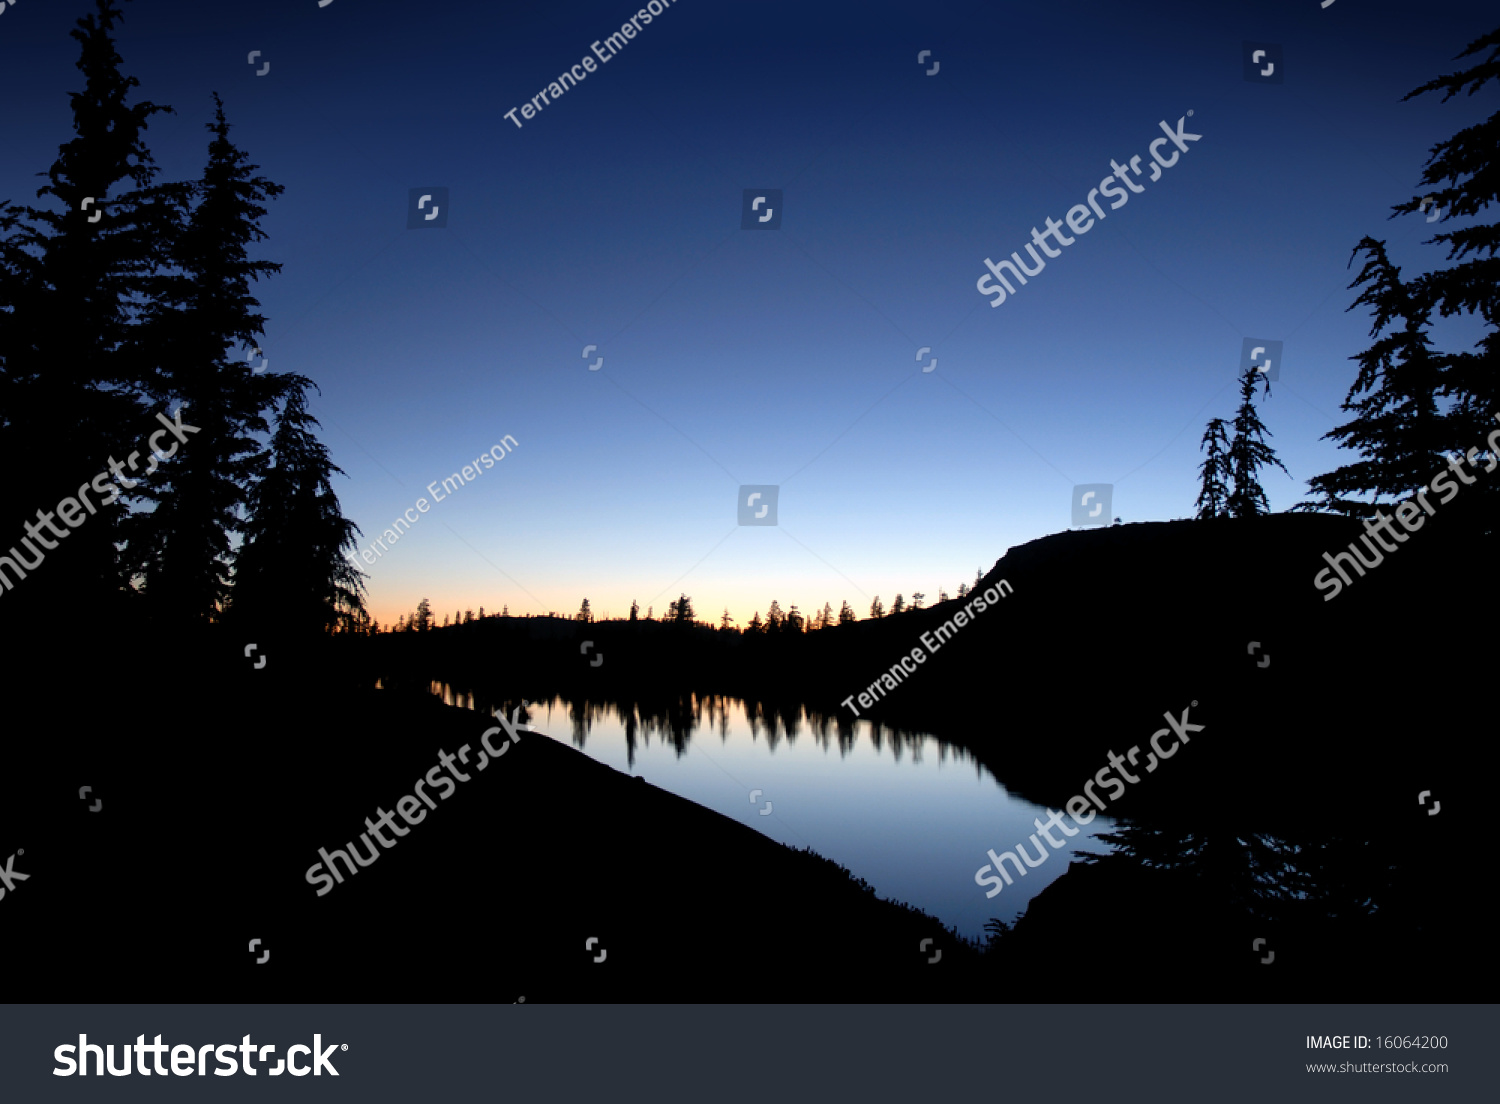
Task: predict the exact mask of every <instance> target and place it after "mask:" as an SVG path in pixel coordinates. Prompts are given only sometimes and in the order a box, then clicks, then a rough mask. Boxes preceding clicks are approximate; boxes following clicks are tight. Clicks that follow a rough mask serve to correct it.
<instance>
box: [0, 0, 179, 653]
mask: <svg viewBox="0 0 1500 1104" xmlns="http://www.w3.org/2000/svg"><path fill="white" fill-rule="evenodd" d="M13 18H14V17H13ZM120 18H121V13H120V11H119V9H118V8H117V7H116V6H115V4H114V2H113V0H96V3H95V10H94V12H93V13H91V14H89V15H87V16H84V17H83V18H81V19H79V20H78V21H77V26H76V27H75V29H74V30H73V31H72V32H71V35H72V37H73V38H74V39H75V40H76V41H77V42H78V43H79V46H80V50H79V59H78V62H77V67H78V69H79V71H80V72H81V73H82V74H83V89H82V91H79V92H75V93H73V94H72V101H71V105H72V125H73V131H74V136H73V137H72V138H71V139H69V140H68V141H67V142H66V143H64V144H63V145H62V146H61V147H59V149H58V156H57V159H56V160H55V161H54V162H53V164H52V166H51V168H50V169H48V170H47V172H46V174H45V175H46V177H47V183H45V184H43V185H42V186H41V188H39V189H38V193H37V194H38V195H39V196H51V197H52V198H53V200H54V201H55V202H56V204H57V209H52V210H41V209H38V208H35V207H29V206H28V207H23V208H9V207H8V208H7V217H6V219H5V223H4V231H5V233H6V239H7V240H6V242H5V245H4V249H3V256H4V259H5V263H4V265H3V266H0V285H3V291H0V299H3V300H4V302H5V305H6V306H8V307H10V308H12V309H10V310H4V311H0V317H3V322H0V363H3V365H4V372H3V373H0V466H3V467H4V470H6V471H9V472H20V471H25V472H26V473H27V476H26V479H25V484H24V490H23V489H21V488H17V491H16V493H13V494H10V495H7V496H5V504H4V505H3V506H0V525H4V527H5V532H8V533H13V532H18V531H20V530H21V529H22V526H23V525H24V523H25V522H26V521H27V520H30V521H33V522H34V521H36V511H37V510H38V508H42V509H48V510H50V509H51V508H52V507H54V506H55V505H56V504H57V503H58V502H59V501H60V500H61V499H63V498H64V497H68V496H72V495H74V494H76V492H77V490H78V487H79V485H80V484H81V483H84V482H88V481H90V480H92V479H93V477H94V476H95V475H96V474H97V473H98V472H100V471H102V470H103V469H104V468H105V465H106V461H107V459H108V457H109V456H110V455H111V454H112V453H113V454H114V455H115V456H116V457H117V458H118V459H120V460H121V461H125V460H127V459H128V457H129V454H130V452H131V451H132V450H140V451H145V450H144V449H143V448H142V443H143V438H144V435H148V434H149V433H150V432H151V430H152V429H153V428H158V427H157V426H156V424H155V422H154V419H153V418H152V417H151V416H150V413H149V412H148V411H147V409H146V407H145V404H144V403H143V402H142V400H141V386H140V384H141V379H140V376H141V372H142V370H141V366H140V364H139V362H138V361H136V360H134V359H133V358H131V357H129V356H126V355H123V353H122V350H123V348H124V346H125V345H126V343H127V339H128V332H129V329H130V327H131V324H132V317H133V313H134V309H135V307H136V305H137V304H138V303H139V301H140V300H141V299H142V298H143V297H145V296H146V295H147V294H148V293H149V288H148V286H147V285H148V280H149V277H150V275H151V273H152V272H153V271H154V270H155V269H156V268H157V267H158V265H159V264H160V263H161V261H162V257H163V255H164V253H165V250H166V247H167V245H168V244H169V241H170V235H171V230H172V219H171V217H170V209H171V207H172V205H173V203H176V202H181V201H182V198H183V194H184V188H183V187H182V186H176V187H175V188H173V187H168V188H164V189H152V187H151V182H152V180H153V178H154V177H155V174H156V166H155V163H154V161H153V160H152V157H151V153H150V151H149V150H148V149H147V147H146V144H145V141H144V132H145V130H146V127H147V123H148V120H149V119H150V118H151V116H153V115H155V114H156V113H157V112H161V111H166V112H170V111H171V108H169V107H164V106H160V105H157V104H154V103H150V102H146V101H143V102H140V103H136V104H133V105H131V104H128V103H127V102H126V101H127V99H128V98H129V95H130V90H131V89H132V88H134V87H136V86H137V85H138V84H139V82H138V81H137V80H136V79H135V78H134V77H127V76H125V75H124V74H122V73H121V72H120V66H121V64H122V61H121V58H120V55H119V54H118V53H117V52H116V50H115V43H114V39H113V37H112V33H113V31H114V29H115V25H116V24H117V23H118V22H119V21H120ZM122 186H123V187H124V188H125V190H124V191H123V192H120V191H118V189H120V188H121V187H122ZM174 197H175V198H174ZM85 199H89V200H91V201H92V202H91V203H90V204H89V205H88V206H87V207H84V203H83V201H84V200H85ZM91 219H92V221H91ZM139 470H144V469H143V468H142V469H139ZM127 478H128V474H127ZM93 501H94V505H95V513H94V514H93V515H92V516H90V517H89V518H88V519H87V521H85V522H84V523H83V524H82V525H80V526H79V527H78V528H76V529H69V530H67V531H66V534H67V535H66V536H65V537H63V538H59V539H58V540H57V547H56V548H55V549H53V550H51V551H49V552H48V553H47V557H46V558H47V560H48V561H49V562H48V563H47V566H46V568H45V569H41V565H40V563H38V564H37V565H36V566H37V568H38V570H39V574H40V577H39V578H38V579H36V580H32V581H28V583H27V585H26V586H24V587H18V588H17V590H16V591H14V592H12V593H11V594H8V595H7V601H8V602H9V603H10V609H11V613H12V615H20V614H22V613H23V607H29V608H31V609H41V608H45V610H46V615H47V617H48V619H49V620H51V621H54V622H57V623H65V622H67V623H74V624H76V619H75V615H76V614H81V613H82V612H83V611H84V610H88V613H89V615H90V616H97V615H98V614H99V613H100V610H99V609H98V608H97V607H98V603H100V602H104V601H109V600H110V599H111V597H113V596H115V595H118V594H119V593H120V591H121V590H122V588H123V587H124V585H125V582H126V579H125V572H124V571H122V569H121V567H120V564H119V562H118V557H117V553H116V547H115V545H116V542H117V541H118V540H120V539H121V533H120V524H121V521H122V519H123V517H124V515H125V504H124V501H123V500H121V501H118V502H116V503H115V504H113V505H111V506H103V505H102V504H101V503H100V502H99V501H98V500H97V497H96V498H94V500H93Z"/></svg>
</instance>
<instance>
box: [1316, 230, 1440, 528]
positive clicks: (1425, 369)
mask: <svg viewBox="0 0 1500 1104" xmlns="http://www.w3.org/2000/svg"><path fill="white" fill-rule="evenodd" d="M1354 252H1355V256H1358V255H1359V254H1360V253H1363V254H1364V255H1365V264H1364V267H1363V268H1362V269H1361V270H1360V273H1359V276H1358V277H1356V278H1355V280H1354V282H1353V283H1352V284H1350V285H1349V286H1350V287H1363V288H1364V290H1363V291H1362V292H1361V293H1360V295H1359V298H1357V299H1356V300H1355V301H1354V303H1353V304H1351V305H1350V307H1349V309H1350V310H1353V309H1354V308H1355V307H1358V306H1368V307H1369V308H1370V309H1371V311H1372V312H1373V315H1374V317H1373V320H1372V322H1371V325H1370V336H1371V337H1373V338H1375V339H1376V340H1375V343H1374V344H1373V345H1371V346H1370V347H1369V348H1368V349H1366V350H1364V351H1363V352H1362V353H1359V354H1358V355H1357V356H1354V357H1351V358H1350V359H1351V360H1354V361H1356V362H1357V363H1358V364H1359V375H1358V376H1357V377H1356V378H1355V381H1354V385H1353V386H1352V387H1350V389H1349V394H1348V395H1347V396H1346V397H1345V399H1344V402H1343V409H1344V410H1346V411H1349V412H1350V413H1352V414H1354V415H1355V417H1354V420H1353V421H1350V422H1346V423H1345V424H1344V425H1341V426H1338V427H1336V428H1334V429H1332V430H1329V431H1328V432H1327V433H1326V434H1324V437H1325V439H1331V440H1334V441H1337V442H1338V443H1339V444H1340V445H1341V446H1342V447H1344V448H1349V449H1353V450H1354V451H1355V452H1357V453H1359V454H1360V456H1361V459H1359V460H1357V461H1355V462H1354V463H1352V464H1346V465H1344V466H1343V467H1340V468H1338V469H1336V470H1334V471H1332V472H1329V473H1328V474H1326V475H1320V476H1317V477H1316V478H1314V479H1311V480H1309V481H1308V487H1309V488H1310V489H1311V490H1312V491H1313V492H1314V493H1315V494H1318V495H1320V496H1322V502H1321V503H1319V504H1317V505H1318V507H1321V508H1322V509H1326V510H1330V511H1333V512H1335V513H1343V514H1354V515H1363V514H1370V515H1373V514H1374V512H1375V511H1374V507H1373V505H1371V504H1368V503H1364V502H1358V501H1354V500H1352V499H1350V498H1349V497H1347V496H1349V495H1359V494H1373V495H1374V496H1375V498H1376V499H1377V500H1378V499H1379V497H1380V496H1381V495H1393V496H1396V497H1404V496H1405V495H1406V494H1408V493H1409V492H1411V491H1414V490H1416V489H1417V488H1418V487H1422V486H1425V485H1426V484H1427V481H1428V480H1429V479H1431V478H1432V475H1433V473H1434V472H1435V471H1437V470H1438V469H1439V468H1441V467H1443V466H1444V465H1445V464H1446V463H1447V460H1446V457H1445V456H1444V455H1443V451H1444V444H1445V442H1449V441H1451V440H1452V430H1451V429H1450V428H1449V426H1448V425H1447V424H1446V423H1447V418H1446V417H1445V416H1444V415H1443V414H1442V412H1441V411H1439V409H1438V397H1439V393H1440V391H1441V390H1442V388H1443V386H1444V383H1443V374H1444V373H1443V367H1444V364H1443V361H1444V358H1443V357H1441V356H1440V355H1437V354H1435V353H1433V351H1432V349H1431V347H1430V346H1431V343H1430V341H1429V339H1428V336H1427V330H1428V328H1429V325H1430V321H1429V320H1430V315H1431V307H1430V306H1429V305H1427V304H1424V303H1423V302H1422V301H1421V299H1420V298H1419V297H1418V296H1417V295H1416V294H1414V290H1415V289H1414V288H1413V287H1412V285H1410V284H1407V283H1404V282H1403V281H1402V279H1401V270H1400V269H1399V268H1397V267H1396V266H1395V265H1393V264H1392V263H1391V261H1390V258H1389V257H1388V256H1387V255H1386V249H1385V243H1384V242H1378V241H1376V240H1374V239H1373V238H1369V237H1366V238H1364V239H1362V240H1361V241H1360V243H1359V245H1358V246H1357V247H1356V248H1355V251H1354ZM1397 323H1399V326H1398V325H1396V324H1397ZM1382 334H1383V336H1382ZM1361 395H1363V397H1362V398H1361V397H1359V396H1361Z"/></svg>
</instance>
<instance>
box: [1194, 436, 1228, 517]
mask: <svg viewBox="0 0 1500 1104" xmlns="http://www.w3.org/2000/svg"><path fill="white" fill-rule="evenodd" d="M1224 424H1225V423H1224V419H1223V418H1215V419H1213V420H1212V421H1211V422H1209V423H1208V428H1207V429H1206V430H1204V431H1203V441H1202V443H1201V444H1200V445H1199V448H1201V449H1206V450H1207V452H1208V455H1207V456H1206V457H1204V459H1203V463H1202V465H1200V466H1199V468H1198V471H1199V472H1200V473H1201V474H1202V476H1203V484H1202V489H1201V490H1200V491H1199V492H1198V502H1197V507H1198V517H1199V518H1216V517H1228V516H1229V478H1230V472H1229V438H1228V436H1227V435H1226V434H1225V432H1224Z"/></svg>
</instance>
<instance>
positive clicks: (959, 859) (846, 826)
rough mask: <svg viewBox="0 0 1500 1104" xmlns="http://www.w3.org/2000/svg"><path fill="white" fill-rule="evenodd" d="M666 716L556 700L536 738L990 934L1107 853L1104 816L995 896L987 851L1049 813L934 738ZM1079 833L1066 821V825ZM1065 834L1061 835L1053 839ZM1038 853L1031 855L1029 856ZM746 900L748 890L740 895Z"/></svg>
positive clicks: (685, 702) (717, 713)
mask: <svg viewBox="0 0 1500 1104" xmlns="http://www.w3.org/2000/svg"><path fill="white" fill-rule="evenodd" d="M431 691H432V693H434V694H436V695H437V696H438V697H439V698H441V699H442V700H443V701H444V702H445V703H446V704H448V705H454V706H458V707H460V708H466V709H475V708H478V709H480V711H482V712H485V713H488V712H490V711H491V709H492V708H493V705H494V703H492V702H490V701H487V700H482V701H481V703H480V704H479V705H478V706H477V707H476V699H475V695H474V694H473V692H471V691H466V690H461V689H457V688H455V687H454V686H452V685H450V684H448V683H445V682H434V683H432V684H431ZM681 700H682V705H681V708H679V709H676V710H674V711H673V712H672V714H671V716H670V718H669V719H657V718H653V717H643V716H641V715H640V713H639V712H638V711H637V710H636V709H634V708H632V707H625V709H624V710H622V709H621V708H619V707H617V706H615V705H611V704H601V703H597V702H582V701H570V700H566V699H564V698H562V697H554V698H552V699H551V700H548V701H532V702H530V704H529V706H528V711H529V713H530V715H531V724H532V726H533V727H534V728H535V729H537V730H538V731H539V732H540V733H542V734H544V735H547V736H549V737H551V738H553V739H556V740H559V741H562V742H566V743H569V744H571V745H572V746H573V747H575V748H577V749H579V750H580V751H582V752H583V753H584V754H586V755H589V756H591V757H592V758H594V759H596V760H598V761H599V762H601V763H605V764H608V765H609V766H611V767H614V768H615V769H616V770H619V771H622V772H624V773H626V774H631V775H640V776H641V777H643V778H645V780H646V781H647V782H649V783H651V784H652V785H654V786H658V787H660V788H661V789H664V790H668V791H670V792H671V793H674V794H677V795H678V796H680V797H684V798H687V799H688V800H689V801H693V802H696V803H697V804H699V805H702V806H705V807H706V808H709V809H713V810H714V811H715V812H718V813H722V814H723V815H724V816H727V817H732V818H733V819H735V820H737V821H739V822H740V823H742V824H745V825H748V826H749V827H751V828H754V829H755V830H756V831H758V832H761V833H763V834H764V835H766V836H769V837H770V838H771V839H774V840H777V841H778V842H781V843H785V844H788V845H790V846H792V847H798V848H801V847H811V848H812V849H813V850H814V851H816V852H817V853H818V854H820V855H822V856H824V857H825V858H829V859H832V860H833V861H834V862H837V863H839V864H840V865H841V866H844V867H847V868H848V869H849V870H850V871H851V872H852V873H853V874H854V875H855V876H856V877H859V878H863V879H864V880H865V881H867V882H869V883H870V884H871V885H872V886H874V887H875V891H876V892H877V893H878V894H879V895H880V896H881V897H885V898H889V899H892V900H896V901H904V902H906V903H907V904H909V905H914V906H916V907H917V908H920V909H922V910H923V911H925V912H927V913H929V914H931V915H933V916H935V917H937V918H938V919H940V920H942V921H943V923H944V924H948V925H955V926H957V928H958V930H959V932H960V933H961V934H963V935H966V936H969V937H974V938H977V937H982V936H983V934H984V923H985V921H986V920H988V919H990V918H991V917H996V918H998V919H1001V920H1004V921H1006V922H1011V921H1013V920H1015V918H1016V917H1017V916H1018V915H1019V914H1020V913H1021V912H1022V911H1024V910H1025V907H1026V904H1027V903H1028V902H1029V901H1030V900H1031V898H1033V897H1035V896H1036V895H1037V894H1038V893H1040V892H1041V891H1042V890H1043V889H1044V888H1046V886H1047V885H1048V884H1050V883H1051V882H1052V881H1053V880H1055V879H1056V878H1058V877H1059V876H1060V875H1061V874H1062V873H1063V871H1064V869H1066V865H1067V863H1068V862H1070V861H1071V857H1072V856H1073V855H1075V854H1085V853H1095V854H1098V853H1103V852H1106V851H1108V850H1109V845H1108V844H1106V843H1105V842H1103V841H1101V840H1098V839H1097V838H1096V836H1097V835H1098V833H1100V832H1107V831H1109V830H1110V829H1111V828H1112V827H1113V826H1114V822H1113V821H1112V820H1110V819H1108V818H1106V817H1103V816H1100V817H1098V818H1096V819H1095V820H1094V821H1093V822H1092V823H1090V824H1089V825H1087V826H1086V827H1082V828H1080V830H1079V831H1078V834H1077V835H1076V836H1070V837H1067V843H1066V846H1065V847H1063V848H1062V849H1061V850H1058V851H1055V852H1053V853H1052V855H1051V857H1050V858H1049V859H1048V860H1047V861H1046V862H1044V863H1042V864H1041V865H1040V866H1038V867H1036V868H1035V869H1033V870H1031V871H1030V872H1029V873H1028V874H1027V875H1026V877H1024V878H1016V880H1015V884H1013V885H1010V886H1007V887H1005V889H1004V890H1002V891H1001V892H1000V893H999V894H997V895H996V896H995V897H994V898H993V899H987V898H986V897H985V890H986V887H981V886H979V885H977V884H975V881H974V873H975V871H977V870H978V869H979V868H980V867H981V866H984V865H985V864H986V863H988V862H989V857H988V856H987V854H986V851H987V850H988V849H989V848H991V847H993V848H994V849H995V850H996V851H1004V850H1007V849H1010V848H1013V847H1015V845H1016V844H1018V843H1026V844H1027V846H1028V847H1030V844H1029V842H1028V841H1029V838H1030V836H1031V834H1032V833H1033V832H1035V831H1036V826H1035V824H1034V823H1033V821H1034V820H1035V819H1036V818H1038V817H1040V818H1041V820H1042V822H1043V823H1046V820H1047V815H1048V814H1047V810H1046V809H1044V808H1042V807H1041V806H1039V805H1033V804H1032V803H1031V802H1029V801H1024V800H1022V799H1021V798H1019V797H1016V796H1014V795H1012V794H1010V793H1009V792H1007V791H1006V789H1005V787H1004V786H1002V785H1001V784H1000V782H999V780H998V779H996V778H995V776H994V775H992V774H991V773H990V772H989V771H988V770H987V769H986V768H985V767H983V766H982V765H980V764H979V763H978V762H977V761H976V760H975V759H974V757H973V756H971V755H970V754H968V753H967V752H965V751H963V750H962V749H960V748H956V747H954V746H953V745H951V744H947V743H944V742H941V741H939V740H938V739H937V738H936V737H934V736H931V735H925V734H922V733H907V732H896V731H893V730H892V729H890V728H888V727H882V726H879V725H875V724H872V723H870V722H868V721H863V720H855V721H852V722H845V728H844V731H843V732H840V730H839V727H838V726H837V725H835V724H833V723H831V722H830V721H829V719H828V718H826V717H824V716H821V715H819V714H812V713H809V712H807V711H806V710H803V709H801V708H800V707H798V708H796V709H794V710H793V711H792V712H790V713H789V714H788V713H784V712H783V713H777V714H774V715H772V716H769V717H768V716H764V715H756V714H758V713H759V712H760V710H759V708H758V707H757V706H755V705H753V704H752V705H751V706H750V707H748V708H747V706H746V703H744V702H742V701H740V700H738V699H735V698H725V697H717V696H708V697H699V696H695V695H685V696H684V697H683V698H682V699H681ZM1068 823H1070V824H1071V822H1068ZM1058 834H1060V833H1058ZM1033 853H1034V852H1033ZM746 892H747V894H749V893H753V887H746Z"/></svg>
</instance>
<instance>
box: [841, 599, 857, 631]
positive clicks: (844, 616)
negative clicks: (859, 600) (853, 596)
mask: <svg viewBox="0 0 1500 1104" xmlns="http://www.w3.org/2000/svg"><path fill="white" fill-rule="evenodd" d="M858 620H859V618H858V617H856V616H855V615H854V609H853V607H852V606H850V605H849V601H848V599H845V600H844V602H843V604H842V605H840V606H839V624H840V625H852V624H854V622H855V621H858Z"/></svg>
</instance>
